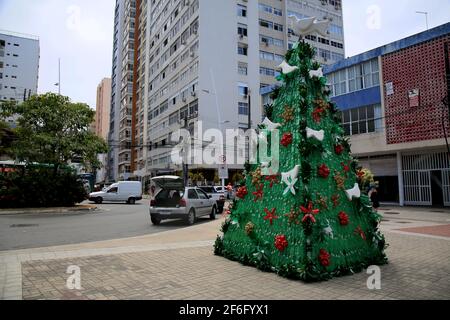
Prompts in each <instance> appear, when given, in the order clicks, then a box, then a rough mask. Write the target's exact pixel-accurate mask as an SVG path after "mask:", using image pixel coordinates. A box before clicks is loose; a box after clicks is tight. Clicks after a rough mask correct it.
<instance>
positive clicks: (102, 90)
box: [95, 78, 111, 141]
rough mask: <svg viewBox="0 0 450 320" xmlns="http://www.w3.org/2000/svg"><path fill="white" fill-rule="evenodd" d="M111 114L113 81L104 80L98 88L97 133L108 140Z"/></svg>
mask: <svg viewBox="0 0 450 320" xmlns="http://www.w3.org/2000/svg"><path fill="white" fill-rule="evenodd" d="M110 112H111V79H110V78H104V79H103V80H102V81H101V82H100V84H99V85H98V86H97V104H96V113H95V133H96V135H97V136H99V137H102V138H103V139H105V141H107V140H108V133H109V123H110V121H109V120H110V116H109V114H110Z"/></svg>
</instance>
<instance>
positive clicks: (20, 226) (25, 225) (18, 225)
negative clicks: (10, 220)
mask: <svg viewBox="0 0 450 320" xmlns="http://www.w3.org/2000/svg"><path fill="white" fill-rule="evenodd" d="M9 227H10V228H31V227H39V225H38V224H13V225H10V226H9Z"/></svg>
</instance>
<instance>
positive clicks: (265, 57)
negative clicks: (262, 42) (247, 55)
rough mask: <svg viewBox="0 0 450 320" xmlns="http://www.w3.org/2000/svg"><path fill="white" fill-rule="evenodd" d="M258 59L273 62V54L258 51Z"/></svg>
mask: <svg viewBox="0 0 450 320" xmlns="http://www.w3.org/2000/svg"><path fill="white" fill-rule="evenodd" d="M259 57H260V58H261V59H263V60H272V61H273V60H274V59H275V57H274V54H273V53H271V52H266V51H260V52H259Z"/></svg>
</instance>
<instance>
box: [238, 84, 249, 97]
mask: <svg viewBox="0 0 450 320" xmlns="http://www.w3.org/2000/svg"><path fill="white" fill-rule="evenodd" d="M238 92H239V95H241V96H246V95H248V86H247V85H244V84H240V85H239V86H238Z"/></svg>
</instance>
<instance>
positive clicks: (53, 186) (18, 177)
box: [0, 168, 87, 208]
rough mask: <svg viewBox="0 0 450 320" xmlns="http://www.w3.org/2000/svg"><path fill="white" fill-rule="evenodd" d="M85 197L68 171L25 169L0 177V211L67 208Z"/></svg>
mask: <svg viewBox="0 0 450 320" xmlns="http://www.w3.org/2000/svg"><path fill="white" fill-rule="evenodd" d="M86 196H87V194H86V191H85V189H84V187H83V183H82V181H81V180H80V179H79V178H78V177H77V176H76V175H75V174H74V173H73V172H71V171H67V170H60V171H58V172H57V173H55V172H54V171H53V170H52V169H51V168H27V169H18V170H17V171H16V172H9V173H0V208H42V207H70V206H73V205H75V204H76V203H80V202H82V201H84V200H85V199H86Z"/></svg>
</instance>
